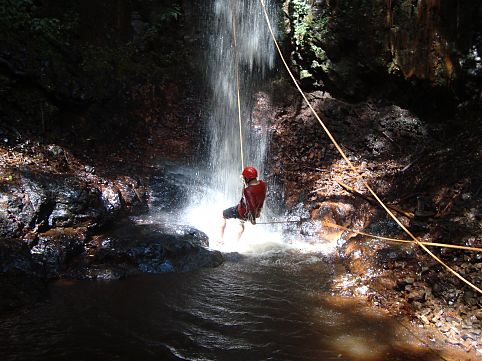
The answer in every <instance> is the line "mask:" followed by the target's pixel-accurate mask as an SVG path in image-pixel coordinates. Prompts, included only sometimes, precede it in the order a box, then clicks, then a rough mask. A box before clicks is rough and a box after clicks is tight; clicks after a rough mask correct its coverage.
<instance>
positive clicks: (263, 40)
mask: <svg viewBox="0 0 482 361" xmlns="http://www.w3.org/2000/svg"><path fill="white" fill-rule="evenodd" d="M266 9H267V11H268V14H269V16H270V18H271V19H274V18H275V13H276V11H275V6H274V2H273V1H272V0H268V1H266ZM207 11H208V13H209V14H211V15H210V18H209V19H208V25H207V26H208V30H207V33H208V34H209V35H208V37H209V38H208V46H207V56H206V60H207V61H206V74H207V82H208V84H209V88H210V94H211V98H209V99H207V103H208V104H209V106H208V108H209V112H208V117H207V119H206V124H207V127H208V131H207V133H208V141H209V159H208V169H209V175H208V176H205V175H204V176H202V177H204V178H203V183H204V185H206V180H208V184H207V186H208V189H206V188H205V187H204V189H203V192H202V195H201V196H199V197H197V199H195V200H194V202H195V203H197V206H195V207H191V209H192V208H196V209H197V211H198V212H197V213H196V216H194V217H191V220H190V221H191V223H194V224H195V225H198V226H200V228H201V229H203V230H204V231H206V232H207V233H208V234H209V230H206V220H205V219H204V220H202V224H200V223H199V218H202V217H200V213H199V212H201V213H202V214H203V215H204V217H206V214H209V215H211V216H212V215H213V212H215V213H216V214H220V211H221V210H222V209H224V208H227V207H229V206H233V205H235V204H236V203H237V202H238V201H239V199H240V196H241V189H242V182H241V179H240V174H241V170H242V157H241V154H243V156H244V166H248V165H251V166H254V167H255V168H256V169H257V170H258V173H259V175H260V178H264V174H263V173H264V169H265V167H264V162H265V158H266V153H267V148H268V142H269V136H268V124H267V121H266V119H257V117H254V116H252V113H253V112H252V111H253V105H254V100H255V94H256V91H257V90H259V89H260V88H261V87H262V86H263V83H264V82H265V81H266V80H267V76H268V75H269V73H270V70H272V69H273V68H274V64H275V49H274V44H273V41H272V39H271V36H270V33H269V29H268V27H267V25H266V20H265V18H264V12H263V8H262V6H261V3H260V2H259V1H251V0H250V1H247V0H245V1H234V0H212V3H211V8H209V9H207ZM238 77H239V83H238ZM238 84H239V103H240V107H239V109H240V112H241V115H240V118H241V121H239V117H238V95H237V94H238ZM240 124H241V125H240ZM240 129H241V130H240ZM241 134H242V138H241V136H240V135H241ZM241 139H242V141H241ZM241 144H243V147H242V148H243V149H241ZM195 198H196V197H195ZM267 208H268V207H267V206H265V209H264V212H263V213H264V214H265V215H266V214H267V213H269V209H267ZM193 218H196V219H197V221H198V222H196V219H193ZM196 223H197V224H196Z"/></svg>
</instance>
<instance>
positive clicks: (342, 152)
mask: <svg viewBox="0 0 482 361" xmlns="http://www.w3.org/2000/svg"><path fill="white" fill-rule="evenodd" d="M260 2H261V6H262V8H263V12H264V17H265V19H266V24H267V26H268V29H269V32H270V33H271V37H272V38H273V41H274V44H275V46H276V50H277V51H278V53H279V55H280V57H281V60H282V61H283V64H284V66H285V68H286V70H287V71H288V74H289V75H290V77H291V79H292V80H293V83H294V84H295V86H296V89H298V91H299V93H300V94H301V96H302V97H303V99H304V101H305V103H306V104H307V106H308V107H309V108H310V110H311V112H312V113H313V115H314V116H315V118H316V119H317V120H318V122H319V123H320V125H321V127H322V128H323V130H324V131H325V133H326V135H327V136H328V138H329V139H330V140H331V142H332V143H333V145H334V146H335V148H336V149H337V150H338V153H340V155H341V156H342V158H343V159H344V160H345V162H347V164H348V165H349V167H350V168H351V169H352V170H353V172H354V173H355V174H356V176H357V178H358V179H360V181H361V182H362V183H363V184H364V185H365V187H366V188H367V189H368V191H369V192H370V193H371V194H372V196H373V197H374V198H375V199H376V201H377V202H378V204H380V206H381V207H382V208H383V209H384V210H385V211H386V212H387V213H388V215H390V217H391V218H392V219H393V220H394V221H395V222H396V223H397V224H398V225H399V226H400V228H402V229H403V230H404V231H405V233H406V234H408V235H409V236H410V238H412V239H413V240H414V241H415V242H416V243H417V244H418V245H419V246H420V247H421V248H422V249H423V250H424V251H425V252H427V253H428V254H429V255H430V256H431V257H432V258H433V259H435V260H436V261H437V262H438V263H440V264H441V265H442V266H444V267H445V268H446V269H447V270H448V271H449V272H451V273H452V274H453V275H454V276H456V277H457V278H458V279H460V280H461V281H463V282H464V283H466V284H467V285H469V286H470V287H472V288H473V289H474V290H476V291H477V292H479V293H481V294H482V289H480V288H478V287H477V286H476V285H474V284H473V283H471V282H470V281H469V280H467V279H465V278H464V277H463V276H462V275H460V274H459V273H457V272H456V271H454V270H453V269H452V268H451V267H450V266H449V265H447V264H446V263H445V262H443V261H442V260H441V259H440V258H438V257H437V256H436V255H435V254H433V253H432V252H431V251H430V250H429V249H428V248H427V247H426V246H425V245H424V244H422V243H421V242H420V241H419V240H418V239H417V237H415V236H414V235H413V234H412V233H411V232H410V231H409V230H408V229H407V227H405V226H404V225H403V224H402V223H401V222H400V220H399V219H398V218H397V217H396V216H395V215H394V214H393V213H392V212H391V211H390V209H388V207H387V206H386V205H385V203H383V201H382V200H381V199H380V198H379V197H378V195H377V194H376V193H375V191H374V190H373V189H372V188H371V187H370V186H369V185H368V183H367V181H365V179H364V178H363V176H362V175H361V174H360V173H359V172H358V170H357V169H356V168H355V166H354V165H353V163H352V162H351V161H350V159H348V157H347V156H346V154H345V152H344V151H343V150H342V149H341V147H340V145H339V144H338V142H337V141H336V140H335V138H334V137H333V135H332V134H331V132H330V130H329V129H328V128H327V127H326V125H325V123H324V122H323V121H322V120H321V118H320V117H319V116H318V113H316V111H315V109H313V106H312V105H311V104H310V102H309V100H308V98H307V97H306V95H305V93H304V92H303V90H302V89H301V88H300V86H299V85H298V82H297V81H296V78H295V77H294V75H293V73H292V72H291V70H290V68H289V66H288V64H287V63H286V60H285V58H284V56H283V53H282V52H281V48H280V47H279V44H278V41H277V40H276V37H275V35H274V32H273V28H272V26H271V22H270V20H269V16H268V11H267V10H266V5H265V3H264V0H260Z"/></svg>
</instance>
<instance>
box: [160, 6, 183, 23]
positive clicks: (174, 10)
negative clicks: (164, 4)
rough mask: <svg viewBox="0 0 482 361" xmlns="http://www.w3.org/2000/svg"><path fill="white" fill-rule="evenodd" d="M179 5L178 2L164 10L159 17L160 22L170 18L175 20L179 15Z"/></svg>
mask: <svg viewBox="0 0 482 361" xmlns="http://www.w3.org/2000/svg"><path fill="white" fill-rule="evenodd" d="M181 14H182V11H181V6H180V5H178V4H173V5H171V6H170V7H169V8H167V10H165V11H164V12H163V13H162V14H161V15H160V17H159V22H160V23H166V22H170V21H171V20H175V21H177V20H178V19H179V17H180V16H181Z"/></svg>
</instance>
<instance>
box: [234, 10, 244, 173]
mask: <svg viewBox="0 0 482 361" xmlns="http://www.w3.org/2000/svg"><path fill="white" fill-rule="evenodd" d="M233 8H234V6H233V1H232V2H231V14H232V22H233V43H234V68H235V73H236V94H237V102H238V123H239V144H240V151H241V172H242V171H243V170H244V152H243V127H242V123H241V97H240V95H239V88H240V85H239V64H238V50H237V44H236V17H235V16H234V11H233Z"/></svg>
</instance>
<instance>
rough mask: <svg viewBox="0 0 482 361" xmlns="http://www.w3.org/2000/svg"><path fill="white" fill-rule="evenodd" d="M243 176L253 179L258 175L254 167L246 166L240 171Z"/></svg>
mask: <svg viewBox="0 0 482 361" xmlns="http://www.w3.org/2000/svg"><path fill="white" fill-rule="evenodd" d="M241 174H242V175H243V177H244V178H248V179H253V178H257V177H258V171H257V170H256V169H255V168H254V167H246V168H244V170H243V173H241Z"/></svg>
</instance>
